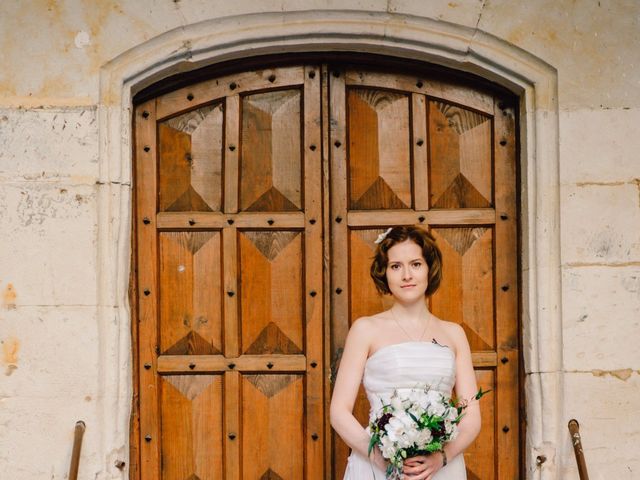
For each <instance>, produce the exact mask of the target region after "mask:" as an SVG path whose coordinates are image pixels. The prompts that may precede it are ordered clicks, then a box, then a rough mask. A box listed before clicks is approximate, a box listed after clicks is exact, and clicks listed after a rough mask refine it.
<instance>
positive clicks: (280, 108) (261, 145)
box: [240, 89, 302, 212]
mask: <svg viewBox="0 0 640 480" xmlns="http://www.w3.org/2000/svg"><path fill="white" fill-rule="evenodd" d="M300 114H301V95H300V91H299V90H297V89H296V90H279V91H272V92H265V93H256V94H253V95H247V96H246V97H244V98H243V99H242V156H241V161H240V208H241V210H248V211H261V212H264V211H292V210H300V209H301V208H302V184H301V182H302V175H301V173H302V170H301V167H302V161H301V150H300V148H301V147H300V145H301V141H300V136H301V132H302V128H301V116H300Z"/></svg>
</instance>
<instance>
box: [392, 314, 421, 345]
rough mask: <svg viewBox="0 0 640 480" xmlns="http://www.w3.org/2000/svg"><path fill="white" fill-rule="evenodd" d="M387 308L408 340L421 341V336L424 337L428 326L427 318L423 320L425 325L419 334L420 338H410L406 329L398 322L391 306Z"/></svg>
mask: <svg viewBox="0 0 640 480" xmlns="http://www.w3.org/2000/svg"><path fill="white" fill-rule="evenodd" d="M389 310H390V311H391V316H392V317H393V320H394V321H395V322H396V325H398V327H400V330H402V331H403V332H404V334H405V335H406V336H407V338H408V339H409V340H411V341H412V342H420V341H422V338H423V337H424V334H425V333H427V328H428V327H429V318H427V320H426V321H425V323H426V325H425V326H424V330H422V335H420V338H418V340H414V339H413V338H411V335H409V334H408V333H407V331H406V330H405V329H404V328H402V325H400V322H399V321H398V318H397V317H396V314H395V312H394V311H393V308H390V309H389Z"/></svg>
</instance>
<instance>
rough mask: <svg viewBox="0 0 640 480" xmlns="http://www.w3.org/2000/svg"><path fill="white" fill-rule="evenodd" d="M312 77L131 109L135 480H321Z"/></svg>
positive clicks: (217, 89) (316, 109) (211, 87)
mask: <svg viewBox="0 0 640 480" xmlns="http://www.w3.org/2000/svg"><path fill="white" fill-rule="evenodd" d="M316 72H318V73H319V69H318V68H317V67H313V66H308V67H291V68H282V69H271V70H262V71H260V72H249V73H244V74H238V75H233V76H229V77H224V78H218V79H215V80H209V81H206V82H203V83H201V84H198V85H194V86H191V87H187V88H184V89H181V90H178V91H175V92H171V93H169V94H166V95H163V96H161V97H158V98H157V99H155V100H153V101H150V102H146V103H145V104H143V105H140V106H139V107H138V108H137V109H136V165H137V168H136V186H137V188H138V189H139V190H140V191H136V194H137V199H138V202H137V210H138V212H137V216H136V231H137V232H138V235H137V246H138V249H137V251H138V265H139V268H140V269H142V270H144V271H141V272H140V274H139V275H138V288H139V290H140V296H139V298H138V305H139V321H140V326H139V332H140V336H139V354H138V358H139V362H140V372H141V374H140V387H139V397H140V411H141V415H140V432H141V436H142V444H141V446H140V452H141V454H140V455H141V477H142V478H145V479H154V480H155V479H159V478H161V479H166V480H174V479H175V480H187V479H190V480H196V479H199V480H204V479H220V478H225V479H235V480H239V479H241V478H283V479H287V478H295V479H299V478H306V479H320V478H323V476H324V473H323V468H322V465H323V463H324V462H323V459H324V441H323V438H324V402H323V396H322V392H323V388H324V383H323V375H322V365H321V363H322V357H323V355H322V351H323V338H322V298H323V276H322V249H323V246H322V222H321V221H320V220H321V210H320V207H321V205H322V198H321V188H320V181H321V163H320V153H321V152H320V151H319V150H318V149H316V148H313V149H312V148H303V146H310V145H311V144H314V145H319V144H320V141H321V138H320V124H321V121H320V105H319V103H320V75H319V74H318V76H317V77H316V76H315V73H316ZM156 145H157V149H156V147H155V146H156ZM142 412H144V413H142ZM283 447H284V448H283ZM292 453H293V455H292Z"/></svg>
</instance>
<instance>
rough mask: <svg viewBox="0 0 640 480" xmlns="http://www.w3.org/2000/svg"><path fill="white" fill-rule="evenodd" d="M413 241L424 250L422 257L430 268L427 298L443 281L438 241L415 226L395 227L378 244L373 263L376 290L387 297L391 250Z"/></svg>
mask: <svg viewBox="0 0 640 480" xmlns="http://www.w3.org/2000/svg"><path fill="white" fill-rule="evenodd" d="M405 240H411V241H412V242H413V243H415V244H416V245H418V246H419V247H420V248H421V249H422V257H423V258H424V260H425V262H427V266H428V267H429V277H428V282H429V285H428V286H427V290H426V291H425V292H424V295H425V297H429V296H431V295H433V294H434V293H435V291H436V290H437V289H438V287H439V286H440V280H441V279H442V253H440V249H439V248H438V246H437V245H436V240H435V238H433V236H432V235H431V234H430V233H429V232H427V231H426V230H422V229H421V228H418V227H414V226H401V227H393V228H392V229H391V230H390V231H389V233H387V235H386V236H385V238H384V240H382V242H380V243H379V244H378V248H377V249H376V253H375V256H374V257H373V262H372V263H371V272H370V273H371V278H372V279H373V283H375V285H376V289H377V290H378V291H379V292H380V293H382V294H385V295H389V294H391V290H390V289H389V284H388V283H387V265H388V263H389V255H388V252H389V249H390V248H391V247H393V246H394V245H396V244H397V243H402V242H404V241H405Z"/></svg>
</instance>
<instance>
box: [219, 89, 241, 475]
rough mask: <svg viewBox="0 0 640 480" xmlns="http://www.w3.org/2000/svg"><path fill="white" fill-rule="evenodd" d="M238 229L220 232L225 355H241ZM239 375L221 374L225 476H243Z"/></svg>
mask: <svg viewBox="0 0 640 480" xmlns="http://www.w3.org/2000/svg"><path fill="white" fill-rule="evenodd" d="M239 141H240V97H239V95H231V96H229V97H227V98H226V100H225V146H224V212H225V213H236V212H237V211H238V190H239V183H238V167H239V165H238V159H239V152H240V145H239ZM237 235H238V234H237V230H236V228H235V227H232V226H229V227H227V228H225V229H223V231H222V269H223V274H222V276H223V285H224V287H223V288H224V292H223V295H224V355H225V356H226V357H227V358H235V357H238V356H239V355H240V332H239V325H238V300H237V299H238V293H239V292H238V287H239V285H238V243H237V242H238V240H237ZM240 383H241V378H240V374H239V373H238V372H235V371H227V372H225V373H224V422H225V425H224V427H225V432H224V435H225V438H224V445H225V447H224V459H225V460H224V463H225V479H226V480H240V478H242V472H241V470H242V460H241V448H240V446H241V444H242V443H241V442H242V439H241V438H240V433H241V432H240V410H241V408H242V406H241V398H240Z"/></svg>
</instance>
